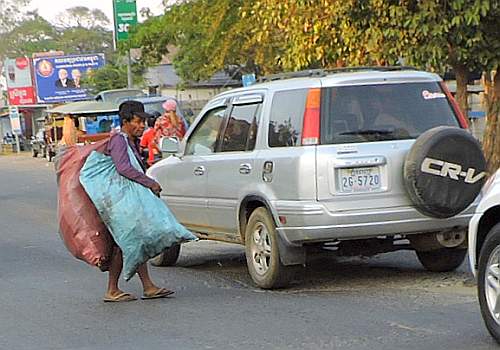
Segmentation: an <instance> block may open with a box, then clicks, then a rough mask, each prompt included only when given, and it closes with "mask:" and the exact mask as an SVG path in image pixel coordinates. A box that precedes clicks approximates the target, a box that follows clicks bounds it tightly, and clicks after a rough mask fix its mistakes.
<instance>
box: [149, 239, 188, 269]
mask: <svg viewBox="0 0 500 350" xmlns="http://www.w3.org/2000/svg"><path fill="white" fill-rule="evenodd" d="M180 253H181V245H180V244H174V245H173V246H171V247H170V248H167V249H165V250H164V251H163V252H161V253H160V254H159V255H158V256H155V257H154V258H153V259H151V265H153V266H173V265H175V263H176V262H177V260H178V259H179V255H180Z"/></svg>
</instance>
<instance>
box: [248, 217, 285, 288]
mask: <svg viewBox="0 0 500 350" xmlns="http://www.w3.org/2000/svg"><path fill="white" fill-rule="evenodd" d="M245 255H246V260H247V266H248V272H249V273H250V276H251V277H252V280H253V281H254V282H255V284H257V286H259V287H260V288H264V289H272V288H279V287H284V286H286V285H287V284H288V283H289V280H290V267H288V266H284V265H283V264H282V263H281V261H280V254H279V249H278V236H277V232H276V225H275V224H274V221H273V219H272V217H271V215H270V214H269V212H268V211H267V210H266V209H265V208H257V209H255V210H254V211H253V212H252V214H251V215H250V219H249V220H248V225H247V227H246V230H245Z"/></svg>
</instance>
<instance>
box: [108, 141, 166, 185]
mask: <svg viewBox="0 0 500 350" xmlns="http://www.w3.org/2000/svg"><path fill="white" fill-rule="evenodd" d="M127 146H128V145H127V141H126V140H125V138H124V137H123V136H121V135H116V136H114V137H111V139H110V140H109V144H108V153H109V155H110V156H111V158H112V159H113V163H115V166H116V170H117V171H118V173H119V174H120V175H121V176H123V177H126V178H127V179H129V180H132V181H135V182H137V183H139V184H141V185H143V186H145V187H147V188H151V189H153V188H157V187H158V186H159V185H158V183H157V182H156V181H155V180H153V179H152V178H150V177H148V176H146V175H145V174H144V173H142V172H141V171H139V170H137V169H136V168H134V167H133V166H132V164H131V163H130V158H129V155H128V150H127Z"/></svg>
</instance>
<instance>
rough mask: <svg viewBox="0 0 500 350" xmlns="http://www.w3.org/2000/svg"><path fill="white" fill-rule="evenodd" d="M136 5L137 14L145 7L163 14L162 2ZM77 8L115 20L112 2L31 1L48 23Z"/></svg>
mask: <svg viewBox="0 0 500 350" xmlns="http://www.w3.org/2000/svg"><path fill="white" fill-rule="evenodd" d="M0 1H1V0H0ZM136 3H137V12H139V11H140V10H141V9H142V8H143V7H149V8H150V9H151V11H152V12H153V14H154V15H159V14H161V13H162V12H163V6H162V0H137V1H136ZM75 6H85V7H88V8H89V9H95V8H97V9H100V10H102V11H103V12H104V13H105V14H106V16H108V18H109V19H110V21H112V20H113V1H112V0H31V5H30V6H29V7H30V9H38V13H39V14H40V15H41V16H42V17H44V18H45V19H47V20H48V21H53V20H54V19H55V18H56V16H57V15H58V14H59V13H60V12H63V11H64V10H66V9H68V8H71V7H75ZM140 19H141V18H140V17H139V20H140Z"/></svg>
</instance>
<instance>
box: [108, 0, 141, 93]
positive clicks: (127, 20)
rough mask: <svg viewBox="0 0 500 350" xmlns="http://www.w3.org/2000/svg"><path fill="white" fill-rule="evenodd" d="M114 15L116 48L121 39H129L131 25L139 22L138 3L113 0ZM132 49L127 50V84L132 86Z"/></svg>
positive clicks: (133, 0)
mask: <svg viewBox="0 0 500 350" xmlns="http://www.w3.org/2000/svg"><path fill="white" fill-rule="evenodd" d="M113 17H114V20H115V36H114V39H115V40H114V43H115V49H116V46H117V45H118V42H119V41H126V40H128V31H129V29H130V26H131V25H132V26H134V25H136V24H137V5H136V3H135V0H113ZM130 64H131V63H130V49H129V50H127V85H128V87H129V88H131V87H132V68H131V66H130Z"/></svg>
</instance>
